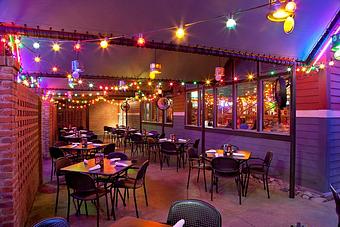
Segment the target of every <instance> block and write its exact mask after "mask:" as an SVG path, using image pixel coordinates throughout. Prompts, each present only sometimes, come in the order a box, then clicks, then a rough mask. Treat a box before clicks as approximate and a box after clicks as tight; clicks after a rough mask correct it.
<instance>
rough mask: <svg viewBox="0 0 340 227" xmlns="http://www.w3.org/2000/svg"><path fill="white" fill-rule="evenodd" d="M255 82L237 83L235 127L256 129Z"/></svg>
mask: <svg viewBox="0 0 340 227" xmlns="http://www.w3.org/2000/svg"><path fill="white" fill-rule="evenodd" d="M256 90H257V83H256V82H248V83H242V84H238V85H237V128H238V129H248V130H256V127H257V125H256V112H257V93H256Z"/></svg>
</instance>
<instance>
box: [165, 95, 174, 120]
mask: <svg viewBox="0 0 340 227" xmlns="http://www.w3.org/2000/svg"><path fill="white" fill-rule="evenodd" d="M169 101H170V107H169V109H167V110H166V118H165V123H173V114H174V109H173V107H172V105H173V101H172V99H169Z"/></svg>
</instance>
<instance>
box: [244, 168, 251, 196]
mask: <svg viewBox="0 0 340 227" xmlns="http://www.w3.org/2000/svg"><path fill="white" fill-rule="evenodd" d="M249 178H250V172H247V173H246V182H245V189H244V190H245V192H244V197H247V193H248V186H249Z"/></svg>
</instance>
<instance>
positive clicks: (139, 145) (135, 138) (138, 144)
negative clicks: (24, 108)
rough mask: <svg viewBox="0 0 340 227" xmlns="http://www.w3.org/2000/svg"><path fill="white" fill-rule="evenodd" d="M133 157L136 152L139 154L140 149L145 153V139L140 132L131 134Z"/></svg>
mask: <svg viewBox="0 0 340 227" xmlns="http://www.w3.org/2000/svg"><path fill="white" fill-rule="evenodd" d="M130 140H131V157H134V154H136V155H137V156H138V151H140V152H141V153H143V154H144V140H143V137H142V136H141V135H139V134H131V135H130Z"/></svg>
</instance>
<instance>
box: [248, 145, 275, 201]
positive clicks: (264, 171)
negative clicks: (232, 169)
mask: <svg viewBox="0 0 340 227" xmlns="http://www.w3.org/2000/svg"><path fill="white" fill-rule="evenodd" d="M272 160H273V152H271V151H268V152H267V153H266V156H265V158H264V159H261V158H251V159H250V160H249V161H248V162H247V165H246V168H245V170H244V172H245V173H246V182H245V193H244V195H245V196H247V192H248V185H249V178H250V175H251V174H257V175H262V180H263V188H264V190H266V189H267V196H268V199H269V198H270V194H269V184H268V173H269V168H270V165H271V162H272ZM259 161H260V162H259Z"/></svg>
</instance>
